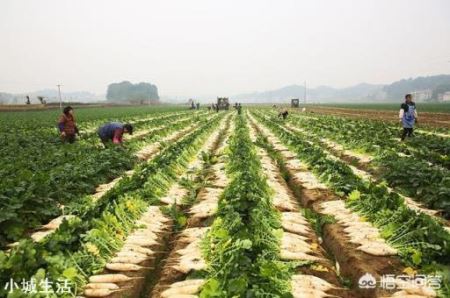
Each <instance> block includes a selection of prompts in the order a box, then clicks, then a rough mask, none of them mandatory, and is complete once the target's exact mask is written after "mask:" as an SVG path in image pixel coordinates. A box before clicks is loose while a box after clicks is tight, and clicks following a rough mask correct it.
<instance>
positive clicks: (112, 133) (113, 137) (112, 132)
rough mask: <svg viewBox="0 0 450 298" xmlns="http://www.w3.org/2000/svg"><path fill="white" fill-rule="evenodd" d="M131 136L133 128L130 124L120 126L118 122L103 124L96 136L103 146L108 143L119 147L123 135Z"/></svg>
mask: <svg viewBox="0 0 450 298" xmlns="http://www.w3.org/2000/svg"><path fill="white" fill-rule="evenodd" d="M124 133H128V134H130V135H132V134H133V126H132V125H131V124H128V123H127V124H122V123H119V122H109V123H106V124H104V125H103V126H101V127H100V128H99V129H98V136H99V137H100V140H101V141H102V143H103V145H105V146H106V145H107V144H108V143H109V142H112V143H113V144H118V145H121V144H122V142H123V134H124Z"/></svg>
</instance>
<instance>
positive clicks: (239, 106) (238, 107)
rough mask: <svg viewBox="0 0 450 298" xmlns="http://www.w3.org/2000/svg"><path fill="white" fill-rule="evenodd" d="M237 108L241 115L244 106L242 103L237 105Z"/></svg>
mask: <svg viewBox="0 0 450 298" xmlns="http://www.w3.org/2000/svg"><path fill="white" fill-rule="evenodd" d="M236 109H237V112H238V115H240V114H241V110H242V106H241V104H240V103H239V104H238V105H237V107H236Z"/></svg>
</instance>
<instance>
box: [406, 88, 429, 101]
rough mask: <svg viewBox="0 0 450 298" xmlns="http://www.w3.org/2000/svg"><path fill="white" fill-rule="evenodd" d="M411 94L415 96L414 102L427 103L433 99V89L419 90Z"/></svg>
mask: <svg viewBox="0 0 450 298" xmlns="http://www.w3.org/2000/svg"><path fill="white" fill-rule="evenodd" d="M411 94H412V95H413V99H414V101H427V100H430V99H431V97H432V95H433V91H432V90H431V89H425V90H417V91H413V92H411Z"/></svg>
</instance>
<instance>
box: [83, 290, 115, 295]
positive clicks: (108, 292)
mask: <svg viewBox="0 0 450 298" xmlns="http://www.w3.org/2000/svg"><path fill="white" fill-rule="evenodd" d="M118 291H121V290H110V289H86V290H84V295H85V296H87V297H106V296H109V295H111V294H113V293H115V292H118Z"/></svg>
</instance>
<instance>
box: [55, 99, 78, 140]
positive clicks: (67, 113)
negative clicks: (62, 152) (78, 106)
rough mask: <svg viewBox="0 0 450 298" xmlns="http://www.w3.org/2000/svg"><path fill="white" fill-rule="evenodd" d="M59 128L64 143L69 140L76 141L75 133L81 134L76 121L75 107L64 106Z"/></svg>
mask: <svg viewBox="0 0 450 298" xmlns="http://www.w3.org/2000/svg"><path fill="white" fill-rule="evenodd" d="M58 128H59V133H60V134H61V140H62V141H63V143H65V142H69V143H70V144H72V143H73V142H75V135H76V134H79V131H78V127H77V125H76V123H75V117H74V116H73V108H72V107H71V106H68V107H65V108H64V110H63V113H62V114H61V116H60V117H59V121H58Z"/></svg>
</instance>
